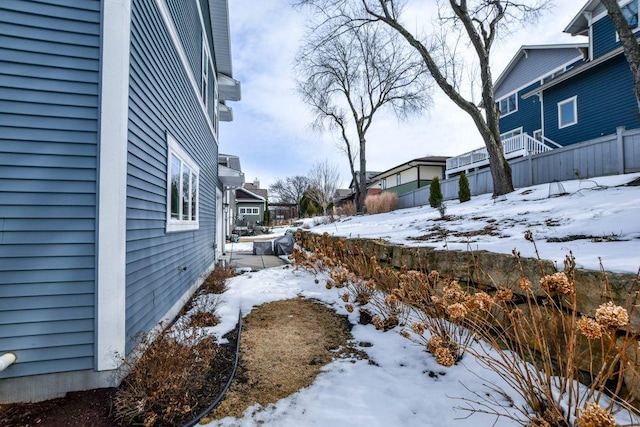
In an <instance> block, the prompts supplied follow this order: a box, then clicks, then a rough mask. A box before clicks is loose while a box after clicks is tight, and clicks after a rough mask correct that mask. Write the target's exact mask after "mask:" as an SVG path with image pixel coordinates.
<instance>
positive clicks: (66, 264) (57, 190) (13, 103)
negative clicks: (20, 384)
mask: <svg viewBox="0 0 640 427" xmlns="http://www.w3.org/2000/svg"><path fill="white" fill-rule="evenodd" d="M100 11H101V5H100V1H98V0H85V1H82V2H70V1H68V2H60V1H45V0H42V1H38V2H32V1H21V0H3V1H2V2H0V200H2V203H1V204H0V294H1V295H2V304H1V306H0V349H2V351H11V352H14V353H16V355H17V356H18V362H17V363H16V364H15V365H12V366H11V367H10V368H9V369H6V370H4V371H2V372H0V378H12V377H21V376H27V375H36V374H43V373H55V372H65V371H73V370H82V369H92V368H93V367H94V312H95V274H96V272H95V263H96V257H95V255H96V223H95V217H96V187H97V186H96V165H97V155H96V153H97V143H98V142H97V140H98V102H99V99H98V98H99V97H98V93H99V77H100V76H99V61H100V60H99V58H100V28H101V26H100V21H101V13H100ZM26 27H28V31H27V30H25V28H26Z"/></svg>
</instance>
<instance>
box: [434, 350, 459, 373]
mask: <svg viewBox="0 0 640 427" xmlns="http://www.w3.org/2000/svg"><path fill="white" fill-rule="evenodd" d="M434 356H435V357H436V363H438V365H441V366H444V367H447V368H448V367H451V366H453V365H454V364H455V363H456V360H455V359H454V358H453V355H452V354H451V351H450V350H449V349H448V348H446V347H438V348H437V349H436V352H435V353H434Z"/></svg>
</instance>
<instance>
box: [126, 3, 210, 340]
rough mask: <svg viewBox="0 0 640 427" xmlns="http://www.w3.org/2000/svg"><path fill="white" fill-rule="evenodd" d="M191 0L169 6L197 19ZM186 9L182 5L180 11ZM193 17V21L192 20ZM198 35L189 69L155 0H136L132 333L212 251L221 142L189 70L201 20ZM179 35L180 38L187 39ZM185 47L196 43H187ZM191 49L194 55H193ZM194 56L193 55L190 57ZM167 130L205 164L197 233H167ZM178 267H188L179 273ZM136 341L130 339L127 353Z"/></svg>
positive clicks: (163, 309) (173, 297) (156, 316)
mask: <svg viewBox="0 0 640 427" xmlns="http://www.w3.org/2000/svg"><path fill="white" fill-rule="evenodd" d="M191 3H193V2H174V3H171V4H172V6H170V7H171V8H172V10H173V12H172V13H171V14H172V16H173V17H174V18H173V19H174V23H175V25H176V27H177V28H178V31H179V32H180V31H185V29H184V28H183V30H180V28H181V26H183V25H184V24H181V23H179V22H176V20H178V21H179V19H178V18H175V17H177V16H189V17H191V18H190V19H193V11H192V8H193V7H195V6H194V5H193V4H191ZM180 8H183V9H180ZM189 22H192V21H189ZM188 30H189V31H190V32H191V33H196V34H197V40H196V39H195V38H188V37H187V36H182V37H184V38H185V40H187V39H188V40H191V41H192V42H195V41H197V45H198V47H197V49H195V51H197V64H198V67H196V69H195V72H194V70H193V67H190V68H191V69H190V70H185V68H184V67H183V65H182V62H181V61H180V60H179V57H178V55H177V53H176V48H175V47H174V45H173V42H172V40H171V38H170V36H169V33H168V31H167V29H166V27H165V24H164V22H163V20H162V17H161V15H160V12H159V10H158V9H157V6H156V3H155V2H152V1H147V0H134V1H133V2H132V29H131V74H130V79H131V86H130V98H129V150H128V151H129V153H128V176H127V266H126V300H127V306H126V311H127V313H126V331H127V336H128V337H129V338H134V337H135V336H136V335H137V334H139V333H140V332H146V331H148V330H150V329H151V328H152V327H153V326H155V325H156V324H157V322H158V321H160V320H161V319H162V318H163V316H164V315H165V314H166V313H167V312H168V311H169V310H170V309H171V307H172V306H173V305H174V304H175V303H176V301H178V299H179V298H180V297H181V296H182V295H184V294H185V292H187V291H188V289H189V287H190V286H191V285H192V284H193V283H194V282H195V281H196V280H197V279H198V277H199V276H200V275H202V274H203V273H204V272H205V271H206V270H207V268H209V267H210V266H211V264H212V263H213V261H214V257H215V250H214V244H215V233H216V224H215V215H216V213H215V198H216V188H217V186H218V182H217V172H218V170H217V169H218V167H217V151H218V149H217V141H216V139H215V136H214V135H213V134H212V132H211V128H210V127H209V124H208V122H207V120H206V116H205V115H204V112H203V110H202V108H201V104H200V102H201V101H200V95H199V94H198V93H195V92H194V90H193V87H192V86H191V85H190V83H189V80H188V78H187V74H186V73H187V71H188V72H192V73H194V77H195V78H196V81H199V80H200V77H199V76H200V71H199V64H200V57H199V55H200V48H201V39H200V37H201V36H200V34H201V32H200V31H201V30H200V21H199V20H198V21H197V22H195V23H194V26H193V27H191V28H189V29H188ZM182 37H181V38H182ZM182 44H183V46H184V48H185V51H186V52H189V49H191V50H192V51H194V49H193V47H192V46H191V47H189V46H186V44H189V43H182ZM193 56H194V54H193V53H192V54H191V57H193ZM187 57H190V54H189V53H187ZM191 62H192V61H191V60H190V63H191ZM167 133H169V134H170V135H171V136H172V137H174V138H175V139H176V140H177V141H178V143H179V144H180V145H181V146H182V148H183V149H184V150H185V151H186V152H187V153H188V154H189V155H190V156H191V158H192V159H193V160H194V161H195V162H196V163H197V164H198V165H199V166H200V168H201V170H200V177H199V180H200V183H199V185H200V187H199V191H200V199H199V200H200V207H199V220H200V221H199V222H200V226H199V229H198V230H195V231H184V232H172V233H167V232H166V231H165V226H166V209H167V200H166V199H167V195H166V192H167V183H166V180H167V178H166V176H167V136H166V135H167ZM178 267H186V270H185V271H179V269H178ZM133 344H134V341H133V340H130V341H128V343H127V351H129V350H131V348H132V346H133Z"/></svg>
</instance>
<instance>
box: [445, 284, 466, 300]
mask: <svg viewBox="0 0 640 427" xmlns="http://www.w3.org/2000/svg"><path fill="white" fill-rule="evenodd" d="M442 296H443V297H444V299H446V300H447V301H451V302H460V301H464V297H465V294H464V291H463V290H462V288H461V287H460V285H459V284H458V282H456V281H455V280H454V281H452V282H451V283H449V284H448V285H446V286H445V287H444V289H443V290H442Z"/></svg>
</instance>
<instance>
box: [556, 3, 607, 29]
mask: <svg viewBox="0 0 640 427" xmlns="http://www.w3.org/2000/svg"><path fill="white" fill-rule="evenodd" d="M598 6H600V0H589V1H588V2H587V4H585V5H584V6H582V9H580V11H579V12H578V13H577V14H576V16H574V17H573V19H572V20H571V22H569V25H567V27H566V28H565V29H564V32H565V33H569V34H571V35H572V36H577V35H581V36H584V35H587V32H588V31H589V20H590V17H591V16H593V12H595V10H596V9H597V8H598Z"/></svg>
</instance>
